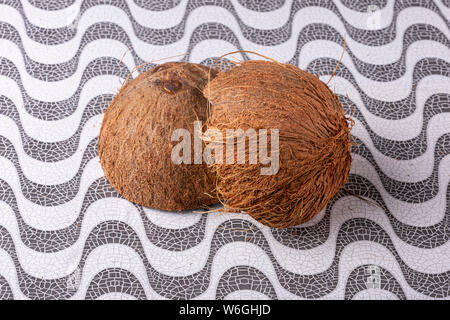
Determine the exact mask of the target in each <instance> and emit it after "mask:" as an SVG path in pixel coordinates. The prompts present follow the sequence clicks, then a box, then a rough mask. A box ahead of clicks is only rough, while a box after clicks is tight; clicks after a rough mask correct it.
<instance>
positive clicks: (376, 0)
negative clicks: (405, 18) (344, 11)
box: [340, 0, 387, 12]
mask: <svg viewBox="0 0 450 320" xmlns="http://www.w3.org/2000/svg"><path fill="white" fill-rule="evenodd" d="M340 1H341V3H342V4H343V5H344V6H346V7H347V8H349V9H351V10H354V11H358V12H369V9H370V6H377V7H378V8H379V9H383V8H384V7H386V5H387V0H359V1H354V0H340Z"/></svg>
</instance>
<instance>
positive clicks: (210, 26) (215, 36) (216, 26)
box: [183, 22, 249, 61]
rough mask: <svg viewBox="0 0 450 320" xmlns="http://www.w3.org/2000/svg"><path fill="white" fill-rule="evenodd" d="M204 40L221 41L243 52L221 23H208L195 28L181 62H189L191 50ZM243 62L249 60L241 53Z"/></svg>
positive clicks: (233, 36) (229, 30)
mask: <svg viewBox="0 0 450 320" xmlns="http://www.w3.org/2000/svg"><path fill="white" fill-rule="evenodd" d="M205 40H223V41H227V42H229V43H230V44H232V45H233V46H234V47H236V48H237V50H244V48H243V47H242V46H241V44H240V42H239V39H238V38H237V37H236V35H235V34H234V32H233V30H231V29H230V28H229V27H228V26H226V25H224V24H222V23H216V22H209V23H202V24H201V25H199V26H197V27H196V28H195V29H194V31H193V32H192V34H191V38H190V39H189V45H188V49H187V51H186V52H187V54H186V55H185V56H184V57H183V61H189V59H190V56H191V53H192V50H193V49H194V47H195V46H196V45H197V44H199V43H200V42H202V41H205ZM241 55H242V57H243V59H244V60H249V58H248V55H247V54H246V53H245V52H243V53H241Z"/></svg>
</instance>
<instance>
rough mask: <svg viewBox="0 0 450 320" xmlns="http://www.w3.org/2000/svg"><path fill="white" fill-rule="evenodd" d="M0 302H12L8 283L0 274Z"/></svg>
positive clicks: (12, 298)
mask: <svg viewBox="0 0 450 320" xmlns="http://www.w3.org/2000/svg"><path fill="white" fill-rule="evenodd" d="M0 300H2V301H3V300H14V294H13V292H12V289H11V287H10V285H9V283H8V281H7V280H6V279H5V278H4V277H3V276H2V275H1V274H0Z"/></svg>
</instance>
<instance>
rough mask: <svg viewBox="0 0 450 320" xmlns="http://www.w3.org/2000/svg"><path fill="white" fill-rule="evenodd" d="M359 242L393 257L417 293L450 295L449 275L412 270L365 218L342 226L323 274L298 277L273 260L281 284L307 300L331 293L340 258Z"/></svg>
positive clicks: (387, 236) (386, 237) (390, 243)
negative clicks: (377, 246)
mask: <svg viewBox="0 0 450 320" xmlns="http://www.w3.org/2000/svg"><path fill="white" fill-rule="evenodd" d="M356 241H373V242H376V243H379V244H381V245H383V246H385V247H386V248H387V249H388V250H389V251H390V252H391V253H392V254H393V255H394V257H395V259H396V260H397V263H398V264H399V265H400V268H401V270H402V272H403V275H404V277H405V279H406V281H407V283H408V284H409V285H410V286H411V287H412V288H413V289H414V290H416V291H418V292H421V293H423V294H425V295H428V296H431V297H434V298H442V297H447V296H448V295H450V284H449V283H448V281H447V282H446V281H445V279H446V278H447V277H449V276H450V271H447V272H444V273H439V274H430V273H422V272H418V271H415V270H413V269H411V268H410V267H409V266H408V265H407V264H406V263H405V262H404V261H403V260H402V259H401V257H400V256H399V254H398V252H397V250H396V249H395V247H394V245H393V243H392V240H391V238H390V237H389V235H388V234H387V233H386V231H385V230H384V229H383V228H381V227H380V226H379V225H378V224H376V223H375V222H373V221H371V220H369V219H364V218H354V219H350V220H347V221H346V222H345V223H343V224H342V225H341V226H340V229H339V232H338V236H337V239H336V252H335V257H334V260H333V262H332V264H331V266H330V267H329V268H328V269H327V270H326V271H324V272H321V273H317V274H312V275H299V274H295V273H292V272H289V271H287V270H284V269H283V268H282V267H281V266H280V265H279V263H278V262H277V261H276V259H275V258H274V257H273V256H272V257H271V260H272V263H273V264H274V267H275V270H276V271H277V276H278V280H279V281H280V284H281V285H282V286H283V287H284V288H285V289H287V290H288V291H290V292H292V293H294V294H296V295H299V296H302V297H305V298H320V297H322V296H324V295H326V294H328V293H330V292H331V291H333V290H334V289H335V288H336V286H337V283H338V276H339V275H338V269H339V259H340V255H341V253H342V251H343V249H344V248H345V246H347V245H349V244H350V243H353V242H356ZM268 254H269V253H268ZM270 254H271V253H270Z"/></svg>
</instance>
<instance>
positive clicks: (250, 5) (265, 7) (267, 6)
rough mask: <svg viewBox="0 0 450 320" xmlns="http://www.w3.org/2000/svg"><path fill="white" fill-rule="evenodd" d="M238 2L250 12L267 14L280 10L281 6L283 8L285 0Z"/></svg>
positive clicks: (242, 0) (243, 0)
mask: <svg viewBox="0 0 450 320" xmlns="http://www.w3.org/2000/svg"><path fill="white" fill-rule="evenodd" d="M238 2H239V3H240V4H241V5H242V6H243V7H245V8H247V9H249V10H252V11H257V12H269V11H274V10H277V9H280V8H281V7H282V6H284V4H285V2H286V0H272V1H259V0H238Z"/></svg>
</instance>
